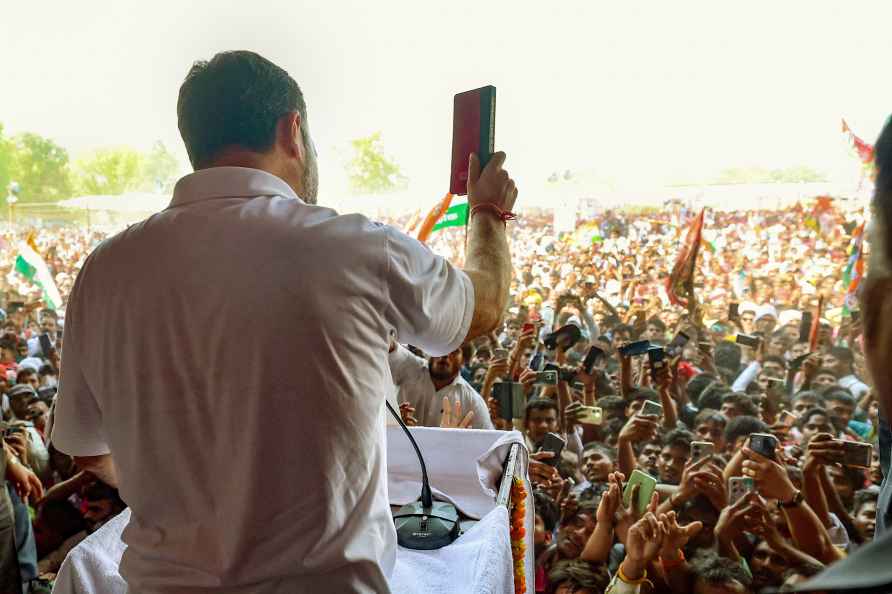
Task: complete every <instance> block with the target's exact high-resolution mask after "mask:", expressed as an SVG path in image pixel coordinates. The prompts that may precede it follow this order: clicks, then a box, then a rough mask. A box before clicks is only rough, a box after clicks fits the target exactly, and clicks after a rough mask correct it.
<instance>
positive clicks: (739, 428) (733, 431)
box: [725, 415, 768, 444]
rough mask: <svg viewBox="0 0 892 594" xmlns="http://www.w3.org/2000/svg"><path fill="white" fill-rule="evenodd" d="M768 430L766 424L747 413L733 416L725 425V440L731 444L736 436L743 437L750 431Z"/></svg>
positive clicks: (763, 431)
mask: <svg viewBox="0 0 892 594" xmlns="http://www.w3.org/2000/svg"><path fill="white" fill-rule="evenodd" d="M767 431H768V425H766V424H765V423H763V422H762V421H760V420H759V419H757V418H756V417H751V416H748V415H741V416H739V417H734V418H733V419H731V420H730V421H728V426H727V427H725V441H727V442H728V443H729V444H733V443H734V442H735V441H737V438H738V437H745V436H747V435H749V434H751V433H765V432H767Z"/></svg>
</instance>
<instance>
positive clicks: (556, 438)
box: [540, 433, 567, 467]
mask: <svg viewBox="0 0 892 594" xmlns="http://www.w3.org/2000/svg"><path fill="white" fill-rule="evenodd" d="M565 445H567V442H565V441H564V440H563V439H562V438H561V436H560V435H558V434H557V433H546V434H545V439H543V440H542V447H541V448H540V451H542V452H552V453H553V454H554V457H552V458H549V459H548V460H542V462H544V463H545V464H548V465H549V466H555V467H557V465H558V463H559V462H560V461H561V452H563V451H564V446H565Z"/></svg>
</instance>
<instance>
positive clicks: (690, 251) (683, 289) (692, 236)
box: [666, 210, 704, 308]
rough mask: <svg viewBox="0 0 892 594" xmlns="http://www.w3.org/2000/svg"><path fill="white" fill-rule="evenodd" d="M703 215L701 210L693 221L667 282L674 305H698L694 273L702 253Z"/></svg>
mask: <svg viewBox="0 0 892 594" xmlns="http://www.w3.org/2000/svg"><path fill="white" fill-rule="evenodd" d="M703 214H704V210H701V211H700V214H699V215H697V216H696V217H695V218H694V220H692V221H691V224H690V226H689V227H688V234H687V237H685V240H684V244H683V245H682V247H681V251H680V252H679V254H678V259H677V260H676V261H675V266H673V267H672V273H671V274H670V275H669V278H668V279H667V280H666V294H667V295H668V297H669V301H670V302H672V304H673V305H679V306H682V307H688V308H690V307H691V306H692V305H693V304H694V303H696V300H695V299H694V271H695V270H696V268H697V255H698V254H699V253H700V244H701V241H702V236H703Z"/></svg>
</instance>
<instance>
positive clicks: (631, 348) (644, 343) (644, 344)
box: [619, 340, 650, 357]
mask: <svg viewBox="0 0 892 594" xmlns="http://www.w3.org/2000/svg"><path fill="white" fill-rule="evenodd" d="M649 348H650V341H649V340H639V341H637V342H630V343H629V344H627V345H625V346H622V347H620V348H619V354H620V355H622V356H623V357H635V356H638V355H643V354H645V353H646V352H647V350H648V349H649Z"/></svg>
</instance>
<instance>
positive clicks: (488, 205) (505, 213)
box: [469, 202, 517, 224]
mask: <svg viewBox="0 0 892 594" xmlns="http://www.w3.org/2000/svg"><path fill="white" fill-rule="evenodd" d="M481 210H491V211H492V212H494V213H495V214H496V216H497V217H498V218H499V220H500V221H502V222H503V223H505V224H507V223H508V221H516V220H517V215H516V214H514V213H513V212H511V211H510V210H502V209H501V208H499V207H498V206H496V205H495V204H493V203H492V202H485V203H483V204H478V205H476V206H473V207H471V213H470V215H469V217H472V216H474V215H475V214H476V213H477V212H479V211H481Z"/></svg>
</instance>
